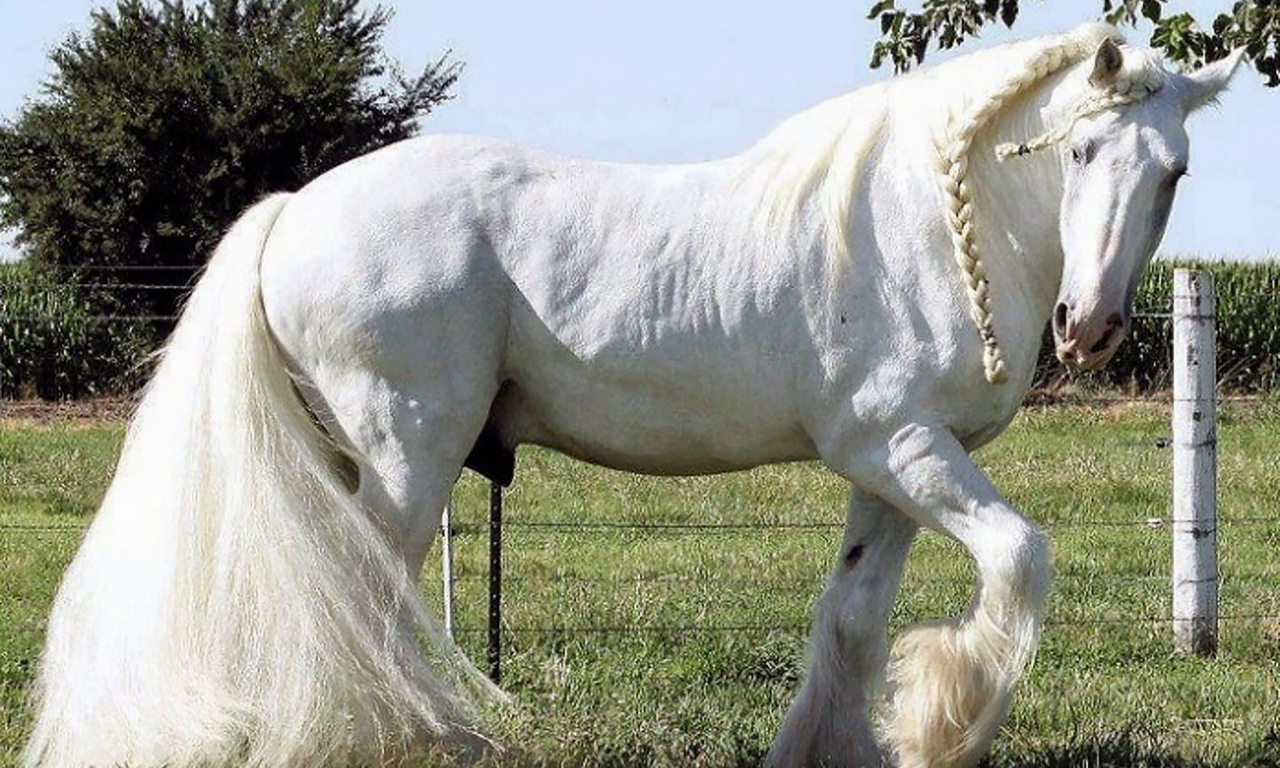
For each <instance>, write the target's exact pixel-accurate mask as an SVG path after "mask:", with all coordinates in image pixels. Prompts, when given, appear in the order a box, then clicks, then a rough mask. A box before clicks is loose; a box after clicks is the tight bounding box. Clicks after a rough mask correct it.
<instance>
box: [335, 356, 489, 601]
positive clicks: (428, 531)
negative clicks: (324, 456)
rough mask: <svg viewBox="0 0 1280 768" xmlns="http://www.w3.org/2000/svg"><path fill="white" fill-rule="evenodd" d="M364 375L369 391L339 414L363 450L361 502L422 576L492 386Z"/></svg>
mask: <svg viewBox="0 0 1280 768" xmlns="http://www.w3.org/2000/svg"><path fill="white" fill-rule="evenodd" d="M360 379H361V382H362V383H361V386H360V391H361V394H362V397H361V398H360V399H359V400H358V401H357V402H355V403H353V404H352V405H351V406H348V408H347V409H346V410H339V411H336V412H335V413H334V417H335V419H336V421H337V422H338V423H339V424H340V425H341V428H342V431H343V434H344V436H345V438H346V440H347V441H349V442H350V444H351V447H352V448H353V449H354V452H355V454H356V461H357V466H358V469H359V482H358V489H357V496H358V498H359V499H360V502H361V504H362V505H363V506H364V508H365V509H367V510H368V511H369V512H370V513H371V514H372V515H374V516H375V518H376V519H377V520H378V522H379V524H380V525H381V526H382V528H383V529H384V530H385V531H386V532H387V533H388V534H389V536H390V537H391V539H392V542H393V543H394V544H395V545H396V546H397V547H398V548H400V549H401V551H402V553H403V556H404V559H405V564H406V566H407V567H408V569H409V572H410V573H411V574H412V575H413V576H415V577H416V576H417V574H418V572H419V571H420V570H421V568H422V564H423V561H424V559H425V558H426V553H427V550H428V549H429V548H430V546H431V542H432V540H433V539H434V537H435V533H436V530H437V528H438V527H439V525H440V519H441V516H442V514H443V512H444V507H445V505H446V504H447V503H448V500H449V493H450V491H451V490H452V488H453V484H454V482H455V481H456V480H457V478H458V474H459V473H460V472H461V471H462V466H463V462H464V461H465V459H466V456H467V452H468V451H469V450H470V448H471V446H472V444H473V443H474V442H475V439H476V436H477V435H478V434H479V433H480V431H481V428H482V427H483V426H484V422H485V419H486V418H487V416H488V412H489V406H490V403H491V400H492V397H493V392H490V391H487V390H486V391H477V392H474V393H455V392H450V391H449V390H448V388H447V387H445V386H443V384H441V385H439V386H434V387H428V385H427V384H425V383H423V382H411V383H399V382H395V381H392V380H390V379H387V378H384V377H381V376H379V375H376V374H373V373H369V374H364V375H362V376H361V377H360Z"/></svg>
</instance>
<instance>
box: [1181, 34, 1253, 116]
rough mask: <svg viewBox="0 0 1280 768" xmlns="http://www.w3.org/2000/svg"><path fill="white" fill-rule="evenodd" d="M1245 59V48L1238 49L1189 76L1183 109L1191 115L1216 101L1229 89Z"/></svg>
mask: <svg viewBox="0 0 1280 768" xmlns="http://www.w3.org/2000/svg"><path fill="white" fill-rule="evenodd" d="M1243 58H1244V48H1237V49H1235V50H1234V51H1232V52H1231V53H1229V54H1227V55H1226V56H1225V57H1224V58H1221V59H1218V60H1217V61H1215V62H1213V63H1212V64H1205V65H1204V66H1203V67H1201V68H1199V69H1197V70H1196V71H1194V72H1192V73H1191V74H1189V75H1187V77H1186V81H1185V82H1186V87H1185V88H1184V89H1183V97H1182V98H1183V108H1184V109H1185V110H1186V111H1187V112H1188V113H1190V112H1194V111H1196V110H1197V109H1199V108H1201V107H1203V106H1204V105H1205V104H1209V103H1210V102H1213V101H1214V100H1216V99H1217V98H1218V94H1220V93H1222V89H1223V88H1226V87H1227V83H1228V82H1230V80H1231V76H1232V75H1234V74H1235V71H1236V69H1237V68H1239V66H1240V61H1241V60H1242V59H1243Z"/></svg>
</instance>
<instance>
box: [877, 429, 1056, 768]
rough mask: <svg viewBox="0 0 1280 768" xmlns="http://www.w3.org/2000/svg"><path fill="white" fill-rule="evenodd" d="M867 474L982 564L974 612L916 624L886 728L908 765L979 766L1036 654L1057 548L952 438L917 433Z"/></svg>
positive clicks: (901, 643)
mask: <svg viewBox="0 0 1280 768" xmlns="http://www.w3.org/2000/svg"><path fill="white" fill-rule="evenodd" d="M864 459H865V457H864ZM863 469H864V470H865V471H864V472H862V473H858V474H857V477H856V480H858V481H859V482H864V483H865V485H866V486H867V487H868V488H869V489H871V490H873V491H874V492H875V493H876V494H877V495H878V496H880V497H881V498H884V499H886V500H888V501H889V502H891V503H892V504H893V505H894V506H896V507H898V508H900V509H902V510H903V511H904V512H906V513H908V514H910V515H911V516H912V517H914V518H915V519H916V520H917V521H918V522H920V523H921V524H923V525H928V526H930V527H932V528H937V529H940V530H942V531H945V532H946V533H947V534H949V535H951V536H953V537H954V538H956V539H957V540H959V541H960V542H961V543H962V544H964V546H965V547H966V548H967V549H968V550H969V552H970V553H971V554H972V555H973V557H974V559H975V561H976V564H977V567H978V572H979V577H980V580H981V583H980V587H979V589H978V593H977V594H976V595H975V597H974V599H973V602H972V603H971V604H970V606H969V609H968V610H967V611H966V613H965V614H964V615H963V616H962V617H959V618H958V619H954V620H950V621H944V622H937V623H933V624H929V625H924V626H921V627H917V628H913V629H911V630H909V631H907V632H906V633H904V634H903V635H902V636H901V637H900V638H899V639H898V641H897V643H896V644H895V646H894V653H893V661H892V662H891V664H890V667H889V682H890V695H891V707H890V713H889V716H888V721H887V722H886V724H885V726H886V727H885V731H886V734H887V736H888V738H889V741H890V746H891V747H892V749H893V752H894V756H895V758H896V761H897V764H898V766H899V768H924V767H925V766H928V767H929V768H940V767H942V766H946V767H947V768H956V767H959V766H968V765H972V764H974V763H976V762H977V761H978V759H979V758H981V756H982V755H983V753H984V752H986V750H987V747H988V746H989V744H990V742H991V740H992V739H993V738H994V737H995V734H996V731H997V730H998V729H999V727H1000V723H1001V722H1002V721H1003V720H1004V717H1005V715H1006V714H1007V712H1008V708H1009V702H1010V695H1011V691H1012V688H1013V685H1014V683H1016V682H1017V680H1018V678H1019V677H1021V675H1022V673H1023V672H1024V670H1025V669H1026V667H1027V666H1028V665H1029V664H1030V662H1031V660H1032V657H1033V656H1034V654H1035V647H1036V643H1037V640H1038V635H1039V629H1040V616H1041V609H1042V605H1043V602H1044V598H1045V594H1046V592H1047V590H1048V583H1049V552H1048V546H1047V541H1046V539H1045V537H1044V535H1043V534H1041V533H1040V531H1039V530H1037V529H1036V527H1035V526H1034V525H1032V524H1031V523H1030V522H1028V521H1027V520H1026V519H1025V518H1023V517H1022V516H1021V515H1020V514H1018V512H1017V511H1016V510H1014V509H1013V508H1012V507H1011V506H1010V505H1009V504H1008V502H1006V501H1005V500H1004V499H1003V498H1002V497H1001V496H1000V494H999V493H998V492H997V491H996V489H995V488H994V487H993V486H992V485H991V482H990V481H989V480H988V479H987V477H986V476H985V475H984V474H983V473H982V471H981V470H980V469H978V467H977V466H976V465H974V463H973V462H972V460H971V459H970V458H969V455H968V453H967V452H966V451H965V449H964V448H963V446H961V445H960V443H959V441H957V440H956V439H955V437H954V436H953V435H951V433H950V432H948V431H945V430H941V429H932V428H927V427H922V426H918V425H913V426H910V427H907V428H905V429H903V430H901V431H899V432H898V433H897V434H895V435H894V436H893V438H892V439H891V440H890V441H889V444H888V446H887V447H886V448H885V449H884V450H883V451H881V452H878V458H876V459H872V460H871V462H870V463H869V464H868V465H864V466H863Z"/></svg>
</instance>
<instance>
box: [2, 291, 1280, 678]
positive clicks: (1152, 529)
mask: <svg viewBox="0 0 1280 768" xmlns="http://www.w3.org/2000/svg"><path fill="white" fill-rule="evenodd" d="M143 270H146V271H148V272H154V271H171V272H178V271H185V272H186V273H188V274H189V275H191V276H194V274H195V271H194V270H191V269H189V268H186V267H173V268H156V267H133V266H113V267H88V268H84V269H83V270H82V271H83V272H84V273H86V274H85V275H83V276H81V278H80V279H78V280H77V281H76V282H73V283H72V285H73V286H74V287H76V288H78V289H82V290H85V291H112V290H130V291H150V292H174V293H181V292H185V291H188V290H189V289H190V285H189V282H190V281H188V284H181V285H179V284H168V283H161V282H152V281H142V280H131V279H128V278H127V275H129V274H130V273H134V272H142V271H143ZM111 272H118V273H122V274H123V275H125V276H126V279H123V280H120V281H118V282H112V281H110V280H104V279H100V278H97V277H94V275H95V274H98V273H111ZM1133 318H1134V320H1135V322H1137V323H1146V324H1148V325H1149V328H1148V329H1147V331H1146V332H1148V333H1160V334H1164V335H1165V336H1166V337H1167V336H1168V334H1169V333H1170V329H1171V327H1172V320H1173V314H1172V313H1171V312H1167V311H1142V312H1138V313H1135V314H1134V316H1133ZM16 319H17V320H19V321H21V320H23V319H24V318H22V317H18V318H16ZM89 319H90V321H91V322H95V323H120V324H144V323H149V324H162V323H169V324H171V323H173V322H174V321H176V319H177V316H176V315H169V314H154V315H153V314H119V315H111V314H104V315H93V316H90V318H89ZM1171 354H1172V352H1170V355H1171ZM1270 400H1271V398H1269V397H1268V396H1266V395H1252V394H1250V395H1241V394H1226V395H1221V396H1220V397H1219V402H1222V403H1229V404H1231V405H1232V406H1233V407H1237V408H1251V407H1254V406H1257V405H1260V404H1263V403H1267V402H1270ZM1177 402H1179V398H1175V397H1174V396H1172V395H1171V394H1170V393H1168V392H1167V391H1166V392H1159V393H1156V394H1155V395H1133V394H1125V393H1117V392H1115V391H1109V392H1096V391H1080V390H1072V389H1070V388H1065V389H1064V388H1059V389H1058V390H1057V391H1053V392H1045V391H1040V392H1035V393H1033V394H1032V395H1031V396H1030V398H1029V400H1028V403H1029V404H1031V405H1038V404H1045V403H1067V404H1072V405H1094V406H1114V405H1122V404H1155V405H1156V406H1158V407H1164V408H1170V407H1172V406H1173V405H1174V404H1175V403H1177ZM1126 440H1127V442H1125V443H1124V444H1123V448H1124V449H1125V450H1131V451H1157V452H1159V451H1164V450H1166V449H1169V448H1170V447H1171V438H1170V437H1169V435H1168V433H1166V432H1163V431H1161V432H1158V433H1153V434H1150V435H1145V436H1141V437H1133V438H1126ZM655 482H656V481H655ZM493 497H494V494H493V492H492V491H491V495H490V504H492V503H493ZM515 504H516V515H515V516H508V517H507V518H506V519H501V521H500V528H499V529H497V530H495V524H494V520H493V518H492V517H491V518H490V520H489V521H488V522H487V523H486V522H473V523H461V524H460V523H456V522H455V523H453V524H452V525H451V526H450V529H449V533H450V535H451V537H452V538H453V539H454V540H455V541H456V542H457V544H456V546H457V548H458V550H459V551H460V552H462V553H463V554H462V555H460V556H459V560H458V563H459V566H461V567H458V566H455V567H453V568H452V575H451V576H450V578H449V579H448V581H447V584H446V589H445V590H444V591H445V592H446V593H449V594H450V595H452V593H453V591H454V590H455V589H456V590H459V591H460V592H464V593H465V594H461V595H460V596H459V597H458V599H457V601H456V605H455V606H454V607H453V608H452V609H451V612H454V613H456V615H458V616H459V621H458V622H457V623H456V624H454V625H453V626H451V627H450V630H451V631H452V632H453V633H454V634H455V635H457V636H458V637H459V638H460V639H462V638H473V639H474V638H486V639H487V644H486V649H485V652H486V655H487V657H488V660H489V662H490V672H491V674H492V675H493V676H494V677H495V678H497V677H499V676H500V663H501V661H502V659H503V655H502V644H501V639H502V638H504V637H505V638H512V639H522V638H523V639H522V640H521V642H531V641H532V642H536V641H537V638H572V637H579V636H580V637H583V638H590V639H595V640H598V639H600V638H602V637H610V636H616V637H620V638H625V637H633V636H668V637H682V636H690V635H713V636H732V635H739V634H752V635H756V634H768V633H787V634H791V635H801V634H803V633H805V632H806V631H807V629H808V621H807V615H808V612H809V611H810V610H811V607H812V606H811V600H812V599H813V597H814V596H816V594H817V593H818V592H819V591H820V589H821V587H822V584H823V582H824V579H825V564H826V562H827V560H828V558H827V557H824V556H820V555H815V557H814V558H813V559H812V563H813V564H817V565H818V566H819V567H817V568H812V569H810V570H809V571H808V572H806V573H803V574H799V575H796V574H790V575H778V574H771V575H764V574H761V575H745V576H744V575H735V574H734V573H726V572H725V571H727V570H730V569H727V568H726V569H717V568H714V567H706V568H703V567H699V568H697V569H696V570H695V571H694V572H689V571H680V570H671V569H667V568H655V569H652V570H646V571H644V572H640V573H620V574H602V573H599V572H592V573H583V572H578V571H574V570H572V569H567V570H554V569H548V567H547V564H546V557H540V558H535V559H528V558H526V557H525V556H524V555H523V554H522V553H524V552H526V551H533V552H535V553H540V554H541V555H545V554H546V553H547V552H548V551H550V552H555V553H566V556H567V557H570V558H571V557H572V556H571V548H570V547H568V546H566V545H565V544H564V543H563V542H556V541H548V539H554V538H560V539H563V538H565V537H570V538H577V539H588V538H592V537H613V538H614V539H617V540H618V547H617V549H619V550H621V549H623V548H624V547H623V544H624V543H627V542H626V540H628V539H631V538H643V539H646V540H653V539H669V540H671V539H674V540H681V541H683V542H686V543H688V542H696V544H697V545H698V546H703V547H708V548H711V549H713V550H714V549H716V548H717V547H718V546H719V544H718V543H717V541H718V540H719V541H722V540H723V539H724V538H725V537H732V536H742V535H769V536H773V537H805V536H811V537H818V538H819V539H820V542H819V543H818V544H817V545H816V546H815V550H821V551H822V552H834V551H835V549H836V544H837V542H838V537H839V534H840V531H841V530H842V529H843V524H841V523H839V522H832V521H816V520H815V521H806V520H791V519H783V518H779V519H773V520H760V521H747V522H741V521H733V522H664V521H658V522H653V521H641V520H637V519H636V518H637V517H640V516H641V515H642V513H641V511H640V510H624V511H623V514H622V515H621V516H620V519H569V518H557V517H546V518H539V519H526V518H523V517H521V516H519V501H518V499H517V500H516V502H515ZM473 506H476V507H479V506H481V504H480V503H476V504H474V505H473ZM462 511H463V512H464V514H468V513H469V512H473V511H474V510H470V511H469V510H466V509H463V510H462ZM477 517H479V515H477ZM499 518H501V514H499ZM1183 522H1187V521H1183V520H1175V519H1173V517H1172V515H1171V514H1169V513H1168V510H1166V511H1165V513H1163V514H1160V515H1154V516H1153V515H1149V514H1137V515H1134V516H1132V517H1127V516H1126V517H1109V518H1101V519H1099V518H1097V517H1089V518H1085V517H1079V518H1060V519H1055V520H1052V521H1050V522H1048V523H1047V524H1046V525H1045V526H1044V527H1045V528H1046V529H1047V530H1048V532H1049V533H1050V535H1051V536H1055V537H1057V536H1059V535H1065V534H1066V533H1067V532H1072V531H1076V532H1090V535H1091V537H1092V538H1091V539H1090V541H1092V542H1093V546H1096V547H1099V548H1105V547H1106V546H1108V544H1107V543H1106V537H1108V536H1119V538H1116V539H1115V541H1114V543H1113V546H1115V547H1120V548H1124V547H1134V546H1153V545H1159V546H1160V547H1161V548H1163V549H1164V550H1166V551H1167V549H1168V546H1169V539H1168V536H1169V535H1170V534H1171V532H1172V529H1173V528H1174V527H1175V525H1177V524H1181V523H1183ZM1218 529H1222V530H1224V531H1230V530H1233V529H1239V530H1241V531H1245V532H1250V534H1251V535H1252V533H1253V532H1265V534H1266V535H1269V536H1273V535H1275V534H1276V533H1277V532H1280V519H1278V518H1276V517H1271V516H1267V515H1263V514H1232V511H1231V510H1226V513H1225V514H1224V515H1222V516H1220V517H1219V518H1218V519H1217V520H1216V527H1215V528H1214V529H1213V530H1215V531H1216V530H1218ZM84 530H85V526H84V525H81V524H78V523H75V524H72V523H68V524H43V523H6V522H0V539H5V538H15V537H32V538H35V539H40V538H42V537H45V538H54V537H64V538H66V539H67V540H68V541H69V542H71V543H74V541H75V540H76V538H77V537H79V536H81V535H83V533H84ZM502 533H506V534H507V535H508V536H510V537H514V538H516V539H517V540H516V541H515V542H509V543H511V546H510V547H509V548H508V549H506V550H503V549H502V547H501V534H502ZM1127 534H1137V535H1145V536H1148V537H1155V538H1145V539H1134V538H1133V537H1132V536H1129V535H1127ZM495 536H496V541H495ZM36 546H38V545H36ZM824 547H825V549H824ZM740 549H741V548H737V549H734V550H733V551H734V552H738V551H740ZM437 554H439V553H437ZM450 556H452V555H450ZM1231 556H1232V555H1231V550H1230V548H1229V547H1228V548H1227V549H1226V550H1225V551H1224V558H1225V559H1224V563H1226V566H1225V567H1224V569H1223V571H1222V573H1221V576H1222V579H1223V583H1224V584H1225V585H1233V584H1245V583H1247V584H1248V585H1249V586H1250V587H1251V589H1250V590H1249V591H1248V592H1247V593H1245V592H1240V593H1235V594H1231V595H1229V598H1230V599H1229V600H1228V601H1227V607H1226V609H1225V610H1223V611H1222V612H1220V613H1219V615H1218V616H1217V620H1218V621H1220V622H1223V623H1224V624H1227V625H1237V626H1238V625H1243V624H1246V623H1249V622H1255V623H1259V622H1262V623H1265V622H1280V604H1278V603H1277V602H1276V600H1275V598H1274V597H1273V596H1274V595H1276V594H1280V571H1277V570H1276V569H1275V568H1273V567H1270V566H1269V564H1268V563H1259V562H1257V561H1256V560H1257V558H1252V559H1251V560H1250V562H1248V563H1246V564H1242V567H1240V568H1235V564H1234V563H1233V562H1232V561H1231ZM436 562H439V561H438V560H437V561H436ZM1159 567H1160V568H1161V569H1163V568H1164V567H1165V563H1164V562H1163V560H1161V561H1160V562H1159ZM433 575H434V576H436V578H435V579H434V581H432V580H427V581H426V583H427V584H428V585H432V584H435V585H439V584H441V579H440V578H439V575H438V574H435V573H434V572H433ZM495 577H496V578H497V579H498V583H499V584H505V585H506V586H507V587H508V588H509V591H508V593H507V594H506V595H505V596H504V595H503V593H502V591H501V588H499V589H498V590H497V591H496V592H495ZM908 582H909V583H910V584H911V585H913V586H921V585H935V586H939V587H942V588H945V590H947V591H948V592H953V593H956V594H967V592H966V590H967V591H968V592H971V590H972V587H973V577H972V574H971V573H970V572H968V571H965V570H963V569H961V570H958V571H955V572H951V573H948V574H945V575H937V574H927V573H914V574H908ZM1056 582H1057V584H1058V587H1057V589H1058V590H1059V594H1058V597H1059V598H1060V599H1063V598H1064V596H1065V601H1066V602H1067V603H1068V604H1069V605H1071V606H1073V607H1074V608H1075V609H1076V610H1075V612H1076V614H1079V613H1080V612H1081V611H1080V610H1079V608H1080V606H1078V605H1075V604H1074V603H1073V602H1072V600H1073V599H1074V598H1073V597H1072V596H1073V595H1077V594H1086V593H1088V594H1092V593H1097V592H1099V591H1102V592H1105V591H1107V590H1123V589H1126V588H1133V587H1134V586H1135V585H1138V586H1139V587H1140V591H1141V595H1140V597H1139V599H1136V600H1135V601H1134V604H1135V605H1136V606H1137V607H1136V608H1134V610H1132V611H1131V612H1130V614H1129V615H1125V616H1088V615H1053V614H1051V615H1050V616H1049V617H1048V619H1047V620H1046V622H1045V623H1046V626H1047V627H1050V628H1084V629H1089V628H1106V629H1111V630H1115V629H1120V628H1124V627H1130V628H1142V629H1144V630H1150V629H1151V628H1152V627H1169V626H1170V625H1172V624H1173V622H1174V620H1175V617H1174V616H1173V614H1172V612H1171V611H1168V610H1164V611H1157V610H1152V609H1151V607H1152V606H1154V605H1157V604H1165V605H1168V604H1169V603H1170V576H1169V574H1168V572H1167V570H1164V571H1162V572H1155V571H1153V572H1147V573H1137V574H1134V573H1125V574H1110V573H1104V572H1097V571H1092V570H1091V571H1086V572H1074V571H1071V570H1069V569H1068V570H1065V571H1064V572H1063V573H1061V574H1059V575H1058V576H1057V578H1056ZM547 588H556V589H562V588H568V589H570V590H571V591H572V593H573V594H572V595H571V596H570V597H571V599H581V593H584V592H585V593H589V595H590V598H591V599H592V600H595V601H597V602H598V603H599V606H597V607H598V608H599V610H596V611H587V612H585V613H583V612H581V611H577V610H576V609H574V608H573V607H571V606H563V605H561V604H559V603H552V604H549V605H548V604H543V605H540V606H538V610H537V613H538V614H540V615H542V616H543V618H530V617H529V615H528V614H529V613H531V612H529V611H526V612H523V613H521V612H517V613H505V612H504V611H503V607H504V600H510V601H511V602H513V603H514V602H516V601H525V600H538V599H546V598H547V597H548V596H547V595H546V594H545V590H546V589H547ZM637 589H655V590H656V589H663V590H667V591H669V592H673V593H679V592H681V591H686V592H688V591H692V592H693V593H695V594H697V595H698V596H700V597H701V596H708V597H707V598H706V599H707V602H705V603H704V604H702V605H700V606H699V608H698V610H696V611H690V612H688V613H687V614H685V615H684V616H683V618H681V617H679V616H676V617H671V616H669V615H667V614H666V613H664V614H663V616H664V618H661V619H654V618H651V617H650V618H646V616H648V614H645V612H643V611H633V612H632V613H634V614H636V616H637V618H635V619H634V620H616V617H614V614H619V613H622V614H625V613H627V612H626V611H622V610H615V608H616V607H617V606H618V605H620V604H622V603H625V602H626V600H625V599H624V598H625V597H626V596H628V595H632V594H634V592H635V590H637ZM540 590H541V591H540ZM782 590H785V591H787V593H788V594H790V595H792V596H791V597H790V598H788V599H789V603H788V605H787V607H786V610H783V611H780V612H775V613H781V614H785V615H779V616H774V617H773V618H768V619H767V620H766V619H762V620H760V621H742V620H736V619H735V618H734V617H737V616H739V615H741V612H740V611H739V612H735V611H722V612H718V611H717V609H716V606H715V605H714V604H713V603H712V602H711V601H712V600H713V599H714V596H715V595H720V596H721V598H720V599H725V600H729V601H732V600H734V599H743V598H742V596H743V594H744V593H746V594H749V595H756V596H758V595H761V594H766V595H767V594H770V593H772V592H775V591H782ZM796 595H804V596H803V597H797V596H796ZM438 597H439V598H440V599H442V600H443V599H448V600H451V601H452V600H454V598H453V597H451V596H450V597H447V598H446V597H444V596H443V595H439V596H438ZM551 597H552V598H554V599H555V600H563V599H566V598H562V597H557V596H551ZM433 599H434V598H433ZM747 599H750V597H748V598H747ZM934 607H936V606H935V605H933V604H930V605H925V606H918V608H919V611H918V612H926V611H928V610H930V609H931V608H934ZM495 608H496V614H495ZM562 613H563V614H566V615H573V616H574V619H573V620H572V621H570V620H569V619H567V618H566V619H555V618H546V617H555V616H559V615H560V614H562ZM1067 613H1069V612H1067ZM642 614H643V615H642ZM42 631H43V623H39V622H38V623H34V624H29V625H18V626H8V627H4V628H0V632H3V633H8V634H25V635H39V634H40V633H41V632H42Z"/></svg>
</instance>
